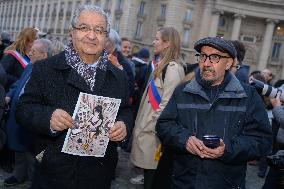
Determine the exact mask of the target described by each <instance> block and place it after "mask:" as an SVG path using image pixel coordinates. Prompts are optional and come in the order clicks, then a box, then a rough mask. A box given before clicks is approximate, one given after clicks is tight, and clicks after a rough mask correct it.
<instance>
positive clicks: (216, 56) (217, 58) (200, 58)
mask: <svg viewBox="0 0 284 189" xmlns="http://www.w3.org/2000/svg"><path fill="white" fill-rule="evenodd" d="M195 56H196V58H197V61H198V62H201V63H204V62H205V61H206V60H207V58H209V61H210V62H211V63H212V64H217V63H218V62H219V61H220V59H221V58H232V57H229V56H222V55H219V54H210V55H206V54H203V53H201V54H196V55H195Z"/></svg>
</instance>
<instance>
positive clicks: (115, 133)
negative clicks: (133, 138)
mask: <svg viewBox="0 0 284 189" xmlns="http://www.w3.org/2000/svg"><path fill="white" fill-rule="evenodd" d="M126 136H127V131H126V125H125V124H124V123H123V122H122V121H117V122H115V123H114V125H113V127H112V128H111V129H110V130H109V140H111V141H122V140H123V139H124V138H125V137H126Z"/></svg>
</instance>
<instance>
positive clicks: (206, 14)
mask: <svg viewBox="0 0 284 189" xmlns="http://www.w3.org/2000/svg"><path fill="white" fill-rule="evenodd" d="M212 7H213V3H212V1H211V0H205V2H204V9H203V14H202V18H201V20H200V29H199V31H200V33H199V38H198V39H201V38H204V37H208V34H209V26H210V20H211V14H212Z"/></svg>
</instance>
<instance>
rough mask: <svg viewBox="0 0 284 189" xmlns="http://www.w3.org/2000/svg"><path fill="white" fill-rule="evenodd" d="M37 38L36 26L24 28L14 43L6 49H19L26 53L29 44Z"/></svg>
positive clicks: (20, 51) (21, 52)
mask: <svg viewBox="0 0 284 189" xmlns="http://www.w3.org/2000/svg"><path fill="white" fill-rule="evenodd" d="M36 38H37V30H36V29H35V28H24V29H23V30H22V31H21V32H20V33H19V35H18V36H17V38H16V40H15V41H14V43H12V44H11V45H10V46H9V47H7V48H6V50H17V51H19V53H20V54H22V55H24V54H26V53H27V52H26V51H27V50H28V49H27V48H28V44H29V43H33V42H34V40H36Z"/></svg>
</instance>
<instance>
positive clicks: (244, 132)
mask: <svg viewBox="0 0 284 189" xmlns="http://www.w3.org/2000/svg"><path fill="white" fill-rule="evenodd" d="M194 48H195V50H196V51H197V52H198V54H197V58H198V62H199V70H198V71H197V73H196V75H195V78H194V79H193V80H192V81H189V82H186V83H184V84H182V85H180V86H179V87H177V88H176V90H175V92H174V94H173V96H172V97H171V99H170V101H169V103H168V105H167V107H166V108H165V110H164V111H163V113H162V114H161V116H160V118H159V120H158V123H157V125H156V131H157V135H158V136H159V138H160V140H161V142H162V144H163V145H164V146H165V147H166V148H170V149H172V150H173V153H174V159H173V172H172V188H178V189H188V188H191V189H208V188H210V189H220V188H223V189H231V188H245V177H246V163H247V161H249V160H253V159H257V158H260V157H262V156H263V155H265V154H266V153H268V152H269V151H270V147H271V127H270V126H269V121H268V118H267V113H266V111H265V108H264V105H263V103H262V101H261V98H260V96H259V95H258V94H257V92H256V90H255V89H253V88H252V87H251V86H249V85H247V84H241V83H240V82H239V80H238V79H237V78H236V77H235V76H234V75H233V74H232V73H231V72H230V71H229V70H230V68H231V66H232V65H234V64H233V63H234V59H235V57H236V50H235V48H234V46H233V45H232V44H231V42H229V41H227V40H225V39H222V38H218V37H209V38H204V39H201V40H199V41H197V42H196V43H195V46H194Z"/></svg>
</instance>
